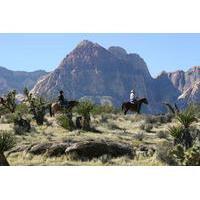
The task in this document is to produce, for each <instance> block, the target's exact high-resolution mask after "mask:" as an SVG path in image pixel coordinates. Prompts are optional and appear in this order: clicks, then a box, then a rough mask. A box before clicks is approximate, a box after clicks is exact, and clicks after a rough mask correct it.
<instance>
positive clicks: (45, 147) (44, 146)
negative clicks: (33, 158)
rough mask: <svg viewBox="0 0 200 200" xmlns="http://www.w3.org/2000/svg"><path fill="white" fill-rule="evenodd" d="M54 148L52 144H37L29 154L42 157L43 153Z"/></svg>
mask: <svg viewBox="0 0 200 200" xmlns="http://www.w3.org/2000/svg"><path fill="white" fill-rule="evenodd" d="M51 146H52V143H41V144H36V145H34V146H33V147H31V149H30V150H29V151H28V152H29V153H32V154H35V155H40V154H43V153H46V152H47V150H48V149H49V148H50V147H51Z"/></svg>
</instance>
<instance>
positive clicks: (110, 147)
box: [65, 141, 135, 160]
mask: <svg viewBox="0 0 200 200" xmlns="http://www.w3.org/2000/svg"><path fill="white" fill-rule="evenodd" d="M65 152H66V154H72V155H76V158H77V159H80V160H91V159H93V158H97V157H100V156H102V155H110V156H112V157H119V156H129V157H131V158H132V157H134V155H135V153H134V151H133V148H132V147H131V146H130V145H127V144H121V143H114V142H106V141H84V142H77V143H75V144H72V145H71V146H69V147H68V148H67V149H66V151H65Z"/></svg>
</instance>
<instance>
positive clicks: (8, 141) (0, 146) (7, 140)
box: [0, 131, 15, 166]
mask: <svg viewBox="0 0 200 200" xmlns="http://www.w3.org/2000/svg"><path fill="white" fill-rule="evenodd" d="M14 145H15V138H14V136H13V135H12V134H11V133H9V132H7V131H1V132H0V165H1V166H2V165H3V166H7V165H9V163H8V161H7V159H6V157H5V155H4V152H5V151H8V150H10V149H11V148H12V147H13V146H14Z"/></svg>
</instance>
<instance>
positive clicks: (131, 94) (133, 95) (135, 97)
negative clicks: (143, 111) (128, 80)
mask: <svg viewBox="0 0 200 200" xmlns="http://www.w3.org/2000/svg"><path fill="white" fill-rule="evenodd" d="M136 101H137V96H136V92H135V90H134V89H132V90H131V93H130V102H131V103H135V102H136Z"/></svg>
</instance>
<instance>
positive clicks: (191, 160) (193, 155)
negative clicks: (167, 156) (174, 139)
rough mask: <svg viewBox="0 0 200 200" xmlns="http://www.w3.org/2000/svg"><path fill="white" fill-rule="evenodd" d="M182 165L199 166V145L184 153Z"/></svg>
mask: <svg viewBox="0 0 200 200" xmlns="http://www.w3.org/2000/svg"><path fill="white" fill-rule="evenodd" d="M183 163H184V165H187V166H200V145H199V144H198V145H194V146H193V147H192V148H190V149H188V150H187V151H186V152H185V159H184V161H183Z"/></svg>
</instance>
